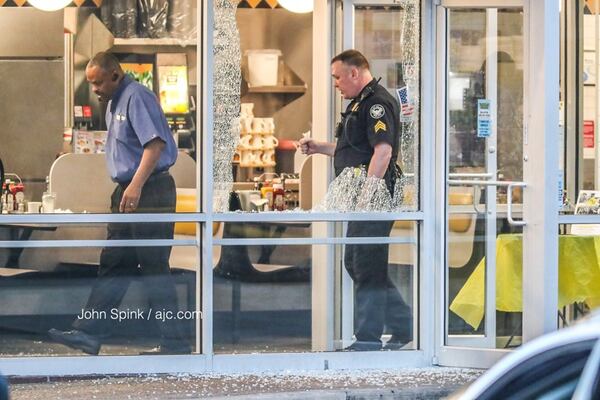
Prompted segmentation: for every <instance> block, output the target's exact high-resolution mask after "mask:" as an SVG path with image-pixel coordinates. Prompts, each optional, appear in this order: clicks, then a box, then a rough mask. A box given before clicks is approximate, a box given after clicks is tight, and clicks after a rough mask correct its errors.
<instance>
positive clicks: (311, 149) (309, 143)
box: [298, 137, 319, 156]
mask: <svg viewBox="0 0 600 400" xmlns="http://www.w3.org/2000/svg"><path fill="white" fill-rule="evenodd" d="M298 145H299V147H300V151H301V152H302V154H306V155H308V156H309V155H311V154H316V153H318V152H319V145H318V144H317V142H315V141H314V140H313V139H312V138H307V137H303V138H302V139H300V140H299V141H298Z"/></svg>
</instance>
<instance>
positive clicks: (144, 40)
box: [113, 38, 196, 47]
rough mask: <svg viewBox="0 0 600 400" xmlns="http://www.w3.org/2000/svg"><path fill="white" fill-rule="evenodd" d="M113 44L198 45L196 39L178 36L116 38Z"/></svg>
mask: <svg viewBox="0 0 600 400" xmlns="http://www.w3.org/2000/svg"><path fill="white" fill-rule="evenodd" d="M113 46H181V47H187V46H196V41H194V40H184V39H176V38H162V39H148V38H131V39H122V38H115V41H114V43H113Z"/></svg>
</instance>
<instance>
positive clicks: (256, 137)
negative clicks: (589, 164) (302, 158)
mask: <svg viewBox="0 0 600 400" xmlns="http://www.w3.org/2000/svg"><path fill="white" fill-rule="evenodd" d="M253 108H254V103H242V105H241V114H240V143H239V144H238V147H237V150H236V152H237V155H238V157H239V160H240V167H274V166H275V164H276V163H275V148H276V147H277V145H278V144H279V140H277V138H276V137H275V136H274V133H275V122H274V120H273V118H272V117H270V118H257V117H255V116H254V113H253Z"/></svg>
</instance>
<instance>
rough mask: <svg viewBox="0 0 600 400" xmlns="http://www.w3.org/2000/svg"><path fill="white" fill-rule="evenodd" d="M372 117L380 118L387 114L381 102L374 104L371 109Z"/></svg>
mask: <svg viewBox="0 0 600 400" xmlns="http://www.w3.org/2000/svg"><path fill="white" fill-rule="evenodd" d="M369 114H370V115H371V118H374V119H379V118H381V117H383V116H384V115H385V108H383V106H382V105H381V104H373V105H372V106H371V108H370V109H369Z"/></svg>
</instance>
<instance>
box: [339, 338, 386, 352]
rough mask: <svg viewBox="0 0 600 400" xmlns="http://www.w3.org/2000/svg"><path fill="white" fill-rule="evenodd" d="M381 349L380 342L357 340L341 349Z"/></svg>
mask: <svg viewBox="0 0 600 400" xmlns="http://www.w3.org/2000/svg"><path fill="white" fill-rule="evenodd" d="M378 350H381V342H363V341H360V340H357V341H356V342H354V343H352V344H351V345H350V346H348V347H344V348H343V349H341V351H378Z"/></svg>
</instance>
